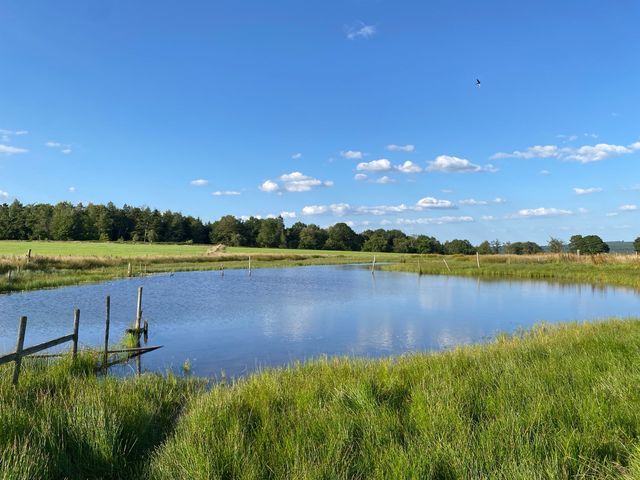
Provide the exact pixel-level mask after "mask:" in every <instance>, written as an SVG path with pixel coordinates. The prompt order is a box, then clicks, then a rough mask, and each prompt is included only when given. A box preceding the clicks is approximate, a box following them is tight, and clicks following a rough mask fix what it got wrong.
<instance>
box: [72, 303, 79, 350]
mask: <svg viewBox="0 0 640 480" xmlns="http://www.w3.org/2000/svg"><path fill="white" fill-rule="evenodd" d="M79 328H80V309H78V308H76V309H75V310H74V311H73V351H72V353H71V357H72V358H73V359H74V360H75V359H76V357H77V356H78V329H79Z"/></svg>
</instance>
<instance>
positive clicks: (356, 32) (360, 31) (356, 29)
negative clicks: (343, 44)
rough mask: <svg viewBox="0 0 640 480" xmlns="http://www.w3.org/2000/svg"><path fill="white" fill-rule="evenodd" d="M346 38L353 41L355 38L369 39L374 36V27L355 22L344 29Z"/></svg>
mask: <svg viewBox="0 0 640 480" xmlns="http://www.w3.org/2000/svg"><path fill="white" fill-rule="evenodd" d="M346 32H347V38H348V39H349V40H355V39H357V38H364V39H367V38H370V37H372V36H373V35H375V34H376V32H377V29H376V27H375V26H374V25H365V24H364V23H363V22H356V23H355V24H353V25H351V26H350V27H346Z"/></svg>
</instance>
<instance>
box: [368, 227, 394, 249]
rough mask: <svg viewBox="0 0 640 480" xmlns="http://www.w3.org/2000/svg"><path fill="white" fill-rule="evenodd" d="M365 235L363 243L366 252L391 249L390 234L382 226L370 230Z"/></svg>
mask: <svg viewBox="0 0 640 480" xmlns="http://www.w3.org/2000/svg"><path fill="white" fill-rule="evenodd" d="M363 237H364V238H365V240H364V243H363V244H362V250H363V251H365V252H389V251H390V250H391V245H390V243H389V236H388V235H387V232H386V231H385V230H383V229H382V228H379V229H378V230H374V231H371V230H369V231H368V232H366V234H363Z"/></svg>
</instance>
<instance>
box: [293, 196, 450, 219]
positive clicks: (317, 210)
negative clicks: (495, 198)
mask: <svg viewBox="0 0 640 480" xmlns="http://www.w3.org/2000/svg"><path fill="white" fill-rule="evenodd" d="M455 208H456V206H455V205H453V204H452V203H451V202H450V201H449V200H438V199H436V198H433V197H425V198H421V199H420V200H418V202H417V203H416V204H415V205H405V204H404V203H402V204H400V205H376V206H360V207H354V206H352V205H349V204H348V203H333V204H331V205H308V206H306V207H304V208H303V209H302V214H303V215H323V214H332V215H336V216H343V215H347V214H350V215H375V216H381V215H393V214H397V213H404V212H422V211H424V210H432V209H443V210H447V209H455Z"/></svg>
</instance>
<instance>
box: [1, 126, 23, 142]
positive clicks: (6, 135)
mask: <svg viewBox="0 0 640 480" xmlns="http://www.w3.org/2000/svg"><path fill="white" fill-rule="evenodd" d="M27 133H29V132H28V131H26V130H5V129H3V128H0V141H2V142H10V141H11V137H12V136H14V135H16V136H19V135H26V134H27Z"/></svg>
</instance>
